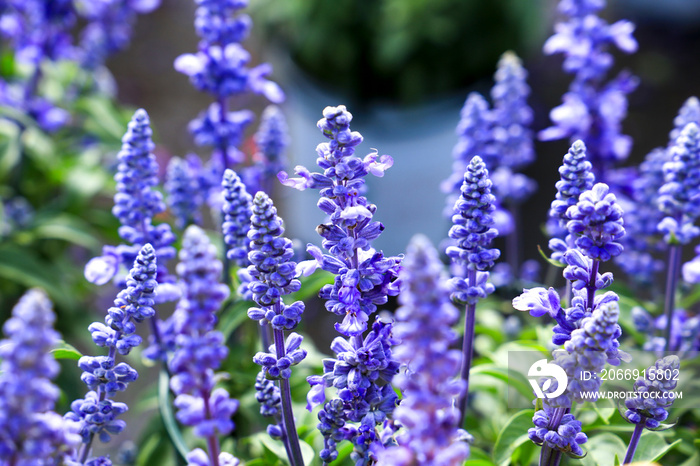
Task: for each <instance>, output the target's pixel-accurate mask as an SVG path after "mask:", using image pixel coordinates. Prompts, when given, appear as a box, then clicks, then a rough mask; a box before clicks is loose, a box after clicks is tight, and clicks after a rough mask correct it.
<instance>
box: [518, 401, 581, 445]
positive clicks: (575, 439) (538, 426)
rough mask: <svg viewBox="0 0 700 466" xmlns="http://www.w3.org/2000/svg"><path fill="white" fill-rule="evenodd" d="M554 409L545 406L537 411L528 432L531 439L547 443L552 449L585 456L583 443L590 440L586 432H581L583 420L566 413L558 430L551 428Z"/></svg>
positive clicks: (539, 442)
mask: <svg viewBox="0 0 700 466" xmlns="http://www.w3.org/2000/svg"><path fill="white" fill-rule="evenodd" d="M553 414H554V409H552V408H551V407H550V406H548V405H546V404H545V406H544V409H541V410H539V411H537V412H536V413H535V416H534V417H533V418H532V422H533V423H534V424H535V427H531V428H530V429H529V430H528V432H527V434H528V437H530V440H532V441H533V442H535V443H536V444H537V445H542V444H545V443H546V444H547V446H549V447H550V448H552V449H555V450H559V451H563V452H567V453H573V454H574V455H576V456H583V455H584V451H583V449H582V448H581V445H582V444H584V443H586V442H587V441H588V437H587V436H586V434H584V433H583V432H581V421H577V420H576V418H575V417H574V415H573V414H565V415H564V416H563V417H562V419H561V422H560V424H559V427H558V428H557V429H556V430H552V429H550V428H549V425H550V423H551V418H552V415H553Z"/></svg>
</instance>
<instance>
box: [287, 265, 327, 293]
mask: <svg viewBox="0 0 700 466" xmlns="http://www.w3.org/2000/svg"><path fill="white" fill-rule="evenodd" d="M334 277H335V275H333V274H332V273H330V272H326V271H325V270H321V269H319V270H317V271H316V272H314V273H313V274H312V275H311V276H309V277H301V278H300V279H299V280H300V281H301V289H299V291H297V292H296V293H292V294H291V295H290V300H293V301H306V300H307V299H308V298H310V297H312V296H316V295H318V292H319V291H320V290H321V288H322V287H323V285H330V284H332V283H333V280H334Z"/></svg>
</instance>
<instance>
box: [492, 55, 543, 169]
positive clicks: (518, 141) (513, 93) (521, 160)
mask: <svg viewBox="0 0 700 466" xmlns="http://www.w3.org/2000/svg"><path fill="white" fill-rule="evenodd" d="M494 78H495V81H496V84H495V85H494V86H493V88H492V89H491V98H492V99H493V121H494V128H493V130H492V136H493V140H494V143H495V145H496V147H497V149H495V150H497V151H498V153H499V154H500V157H501V162H500V164H501V165H505V166H507V167H509V168H510V169H512V170H517V169H520V168H522V167H524V166H526V165H529V164H530V163H532V162H533V161H534V160H535V152H534V149H533V145H532V130H530V124H531V123H532V118H533V112H532V109H531V108H530V106H529V105H528V104H527V97H528V95H529V94H530V87H529V86H528V85H527V82H526V78H527V71H526V70H525V68H523V65H522V62H521V61H520V59H519V58H518V56H517V55H515V53H513V52H506V53H504V54H503V56H502V57H501V59H500V60H499V62H498V70H497V71H496V74H495V76H494Z"/></svg>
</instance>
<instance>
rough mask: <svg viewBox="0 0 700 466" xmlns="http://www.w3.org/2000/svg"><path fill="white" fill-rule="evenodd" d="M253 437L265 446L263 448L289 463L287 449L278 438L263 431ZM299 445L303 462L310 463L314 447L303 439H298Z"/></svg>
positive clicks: (313, 454)
mask: <svg viewBox="0 0 700 466" xmlns="http://www.w3.org/2000/svg"><path fill="white" fill-rule="evenodd" d="M255 437H256V438H257V439H258V440H259V441H260V442H261V443H262V444H263V445H264V446H265V448H267V449H268V450H270V451H271V452H272V453H274V454H275V455H276V456H277V457H278V458H279V459H281V460H282V461H284V462H285V463H287V464H289V458H287V450H285V448H284V444H283V443H282V442H281V441H280V440H275V439H273V438H271V437H270V436H269V435H267V434H266V433H264V432H260V433H259V434H258V435H256V436H255ZM299 446H300V447H301V455H302V456H303V457H304V464H311V462H312V461H313V459H314V456H315V453H314V449H313V448H311V445H309V444H308V443H306V442H304V441H299Z"/></svg>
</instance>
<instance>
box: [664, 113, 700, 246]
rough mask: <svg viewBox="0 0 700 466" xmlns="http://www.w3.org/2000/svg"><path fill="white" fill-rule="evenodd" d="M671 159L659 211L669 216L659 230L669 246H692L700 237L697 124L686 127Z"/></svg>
mask: <svg viewBox="0 0 700 466" xmlns="http://www.w3.org/2000/svg"><path fill="white" fill-rule="evenodd" d="M670 155H671V158H670V160H669V161H668V162H666V163H665V164H664V166H663V170H664V178H665V183H664V185H663V186H662V187H661V188H660V189H659V200H658V202H659V208H660V209H661V210H662V211H663V212H664V213H665V214H666V215H667V217H666V218H664V219H663V220H662V221H661V222H660V223H659V226H658V228H659V231H661V232H663V233H664V234H665V239H666V241H667V242H669V243H680V244H688V243H689V242H690V241H692V239H693V238H695V237H697V236H699V235H700V228H698V227H696V226H695V225H694V222H695V220H697V218H698V217H700V130H699V129H698V125H697V124H696V123H689V124H687V125H686V126H685V128H683V131H681V134H680V136H678V139H677V140H676V143H675V145H674V146H673V147H672V148H671V153H670Z"/></svg>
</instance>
